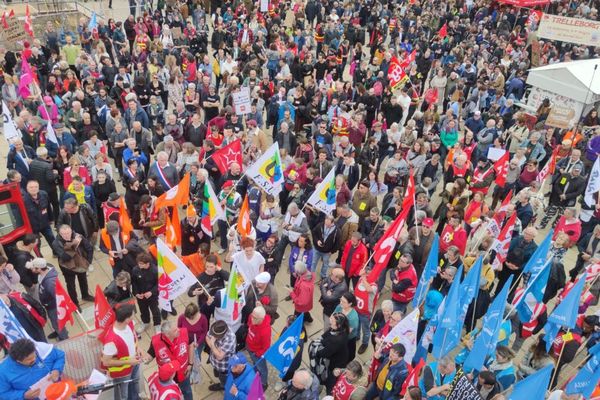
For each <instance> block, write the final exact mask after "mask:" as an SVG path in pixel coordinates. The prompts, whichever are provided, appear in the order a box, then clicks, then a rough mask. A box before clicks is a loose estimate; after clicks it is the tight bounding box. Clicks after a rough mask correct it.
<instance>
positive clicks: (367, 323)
mask: <svg viewBox="0 0 600 400" xmlns="http://www.w3.org/2000/svg"><path fill="white" fill-rule="evenodd" d="M361 335H362V340H361V342H360V343H361V344H364V345H368V344H369V339H370V338H371V317H370V316H368V315H365V314H361V313H359V314H358V336H357V338H358V339H360V337H361Z"/></svg>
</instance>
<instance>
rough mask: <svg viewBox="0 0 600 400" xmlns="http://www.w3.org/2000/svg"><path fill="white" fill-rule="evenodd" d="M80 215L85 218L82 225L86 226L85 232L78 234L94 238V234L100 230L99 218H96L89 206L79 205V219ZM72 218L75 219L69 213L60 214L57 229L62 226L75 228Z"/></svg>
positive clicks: (62, 212)
mask: <svg viewBox="0 0 600 400" xmlns="http://www.w3.org/2000/svg"><path fill="white" fill-rule="evenodd" d="M80 215H81V216H82V218H83V222H82V224H83V225H84V229H85V232H77V233H79V234H81V235H83V236H85V237H88V238H90V237H92V233H94V232H96V231H97V230H98V218H97V217H96V214H95V213H94V211H93V210H92V209H91V208H90V206H88V205H87V204H80V205H79V213H78V216H77V217H78V218H79V216H80ZM72 218H73V216H72V215H71V214H69V213H68V212H66V211H64V210H63V211H61V212H60V214H58V218H57V219H56V226H57V227H60V226H61V225H69V226H73V225H72V223H71V219H72Z"/></svg>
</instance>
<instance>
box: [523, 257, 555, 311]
mask: <svg viewBox="0 0 600 400" xmlns="http://www.w3.org/2000/svg"><path fill="white" fill-rule="evenodd" d="M551 263H552V257H550V258H549V259H547V260H546V263H545V264H544V265H543V266H542V269H541V271H539V273H538V274H537V275H533V274H532V275H531V277H530V278H529V282H528V285H527V287H526V288H525V290H524V292H523V295H522V296H521V298H520V299H519V301H518V302H517V304H516V305H515V307H516V309H517V314H518V316H519V320H520V321H521V322H529V321H530V320H531V316H532V315H533V309H534V307H535V306H536V304H539V303H541V302H542V300H543V298H544V292H545V291H546V285H547V284H548V277H549V276H550V270H551V269H552V267H551V266H550V264H551Z"/></svg>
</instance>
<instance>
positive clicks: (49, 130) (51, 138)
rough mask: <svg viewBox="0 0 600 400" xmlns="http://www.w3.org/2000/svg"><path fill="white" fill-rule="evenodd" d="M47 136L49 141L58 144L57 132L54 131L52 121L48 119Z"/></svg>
mask: <svg viewBox="0 0 600 400" xmlns="http://www.w3.org/2000/svg"><path fill="white" fill-rule="evenodd" d="M46 138H47V139H48V140H49V141H51V142H53V143H56V145H57V146H58V139H57V138H56V133H55V132H54V128H53V127H52V123H51V122H50V121H48V126H47V127H46Z"/></svg>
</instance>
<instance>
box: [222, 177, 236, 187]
mask: <svg viewBox="0 0 600 400" xmlns="http://www.w3.org/2000/svg"><path fill="white" fill-rule="evenodd" d="M231 187H233V181H232V180H231V179H230V180H228V181H225V182H224V183H223V187H222V188H221V189H229V188H231Z"/></svg>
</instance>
